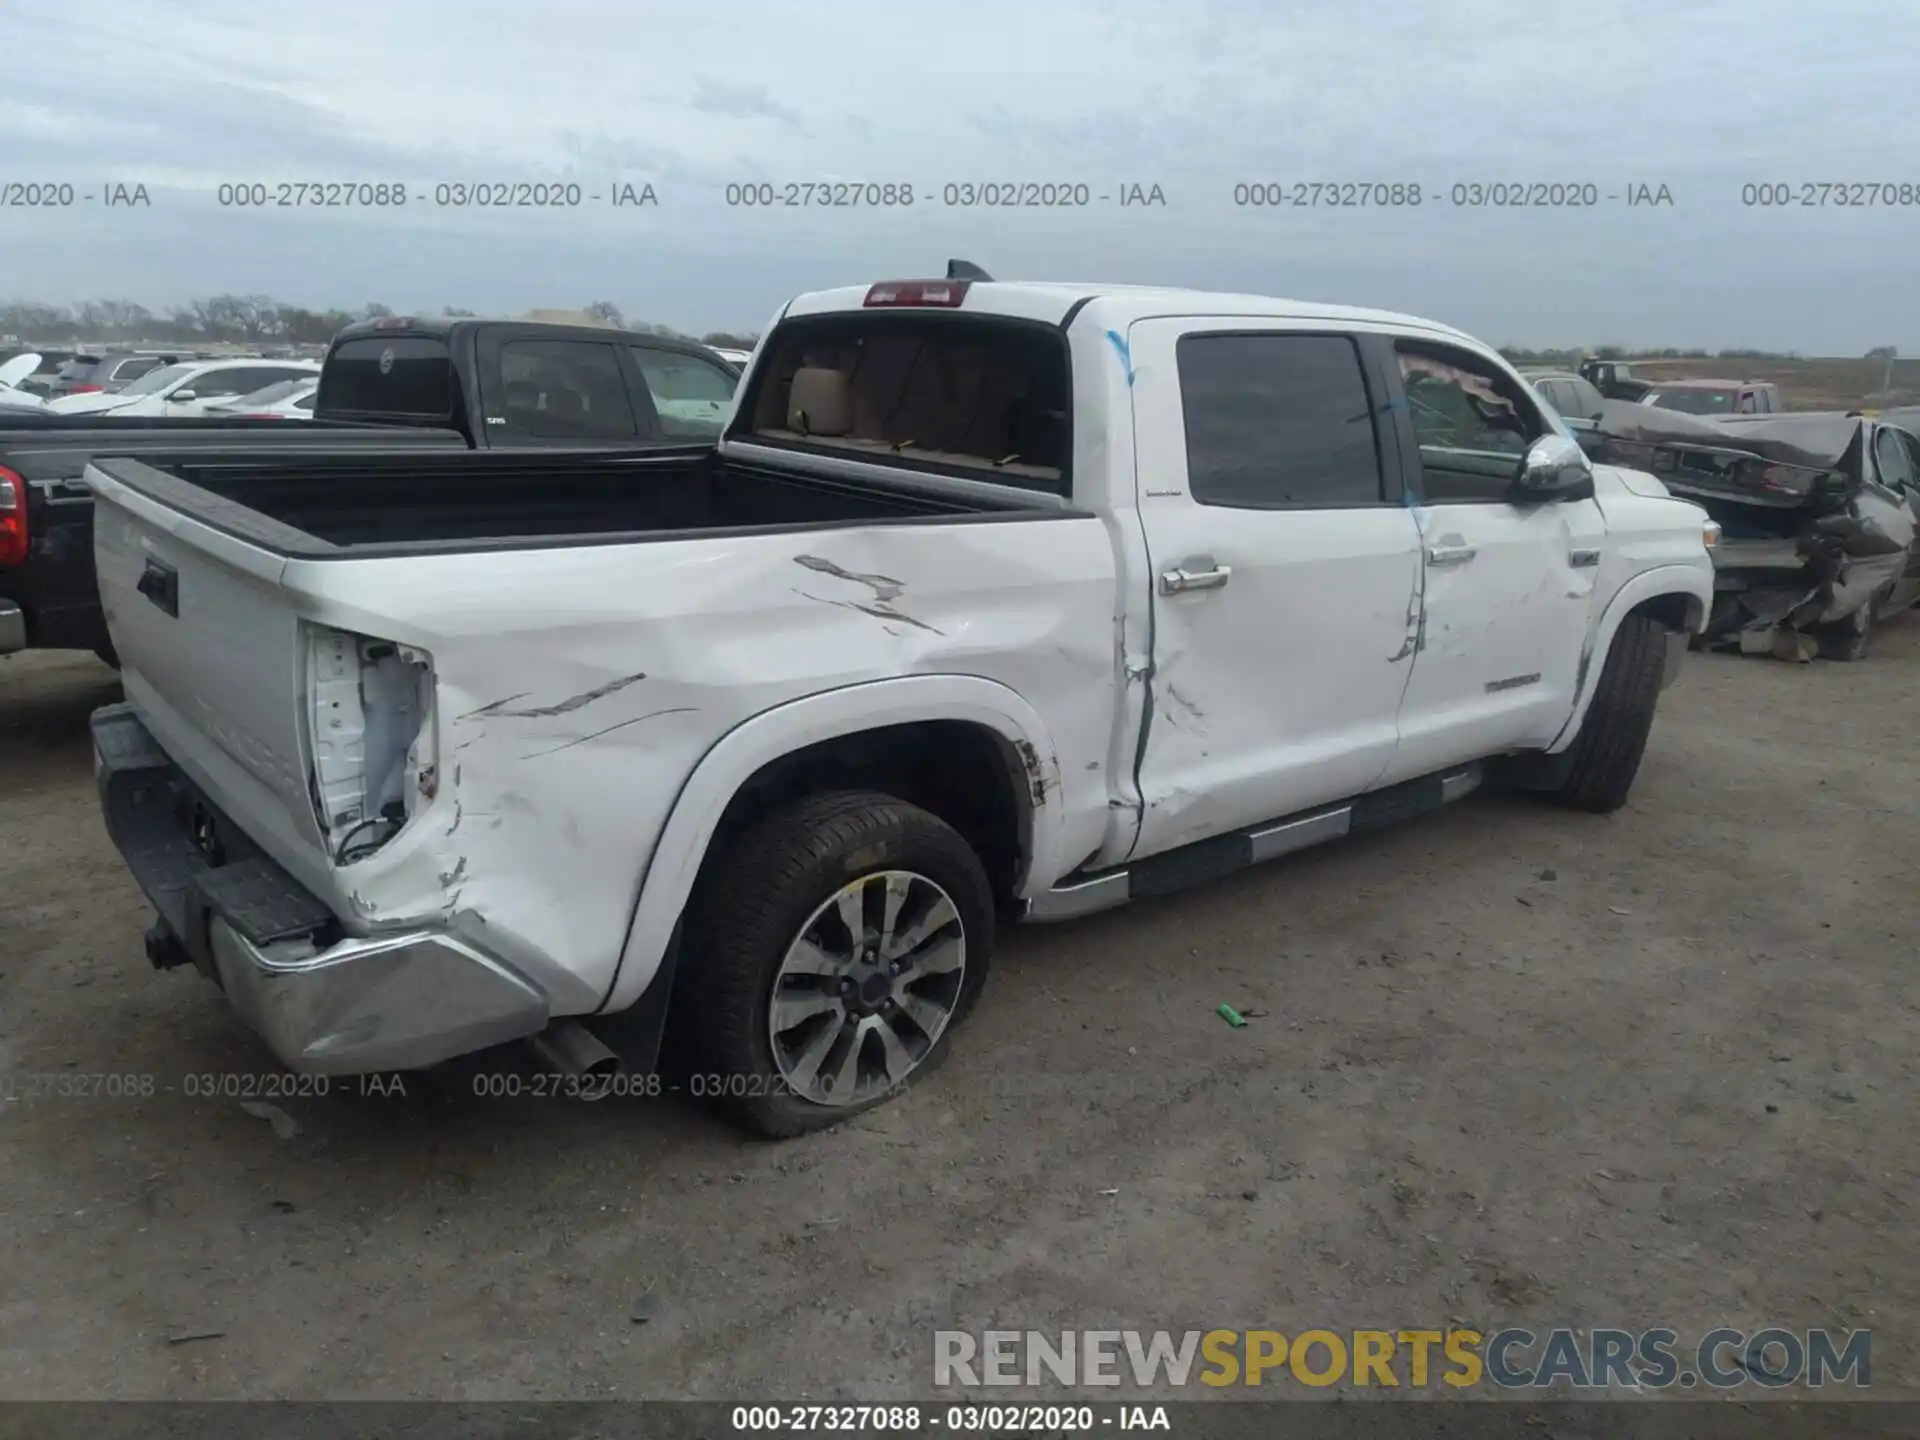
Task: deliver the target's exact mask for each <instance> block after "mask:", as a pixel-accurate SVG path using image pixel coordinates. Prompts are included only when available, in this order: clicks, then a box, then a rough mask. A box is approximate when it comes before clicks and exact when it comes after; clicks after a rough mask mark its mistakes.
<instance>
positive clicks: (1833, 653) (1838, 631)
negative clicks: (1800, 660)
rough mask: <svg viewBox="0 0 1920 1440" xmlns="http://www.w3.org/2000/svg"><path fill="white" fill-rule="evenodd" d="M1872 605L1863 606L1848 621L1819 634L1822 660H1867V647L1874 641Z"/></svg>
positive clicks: (1829, 627)
mask: <svg viewBox="0 0 1920 1440" xmlns="http://www.w3.org/2000/svg"><path fill="white" fill-rule="evenodd" d="M1873 612H1874V606H1873V605H1871V604H1868V605H1862V606H1861V607H1860V608H1859V609H1858V610H1856V611H1854V612H1853V614H1851V615H1849V616H1848V617H1847V618H1846V619H1844V620H1841V621H1838V622H1836V623H1835V624H1832V625H1828V626H1825V627H1823V628H1822V629H1821V631H1820V633H1819V641H1820V658H1821V659H1823V660H1846V661H1859V660H1864V659H1866V658H1867V645H1868V642H1870V641H1871V640H1872V639H1873Z"/></svg>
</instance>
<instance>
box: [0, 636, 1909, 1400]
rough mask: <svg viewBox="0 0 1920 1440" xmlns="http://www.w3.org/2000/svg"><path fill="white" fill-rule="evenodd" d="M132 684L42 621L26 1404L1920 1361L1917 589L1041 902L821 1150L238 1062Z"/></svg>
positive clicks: (1902, 1365)
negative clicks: (1641, 749)
mask: <svg viewBox="0 0 1920 1440" xmlns="http://www.w3.org/2000/svg"><path fill="white" fill-rule="evenodd" d="M117 697H118V689H117V686H116V684H115V682H114V680H113V677H112V675H111V673H110V672H108V671H107V670H105V669H103V668H101V667H100V666H99V665H97V664H96V663H95V662H94V661H93V660H91V659H90V658H83V657H70V656H26V657H20V658H16V659H14V660H12V661H8V662H0V906H3V907H4V909H3V910H0V1086H4V1087H5V1089H3V1090H0V1398H4V1399H28V1398H80V1397H94V1398H123V1397H155V1398H158V1397H171V1398H182V1399H187V1398H193V1399H213V1398H238V1397H257V1398H266V1397H275V1398H279V1397H295V1398H319V1397H336V1398H395V1399H404V1398H427V1397H430V1398H461V1399H474V1400H478V1399H492V1398H513V1399H522V1400H534V1399H560V1398H569V1399H602V1398H624V1397H642V1396H647V1397H703V1398H725V1399H736V1400H737V1399H764V1398H783V1399H798V1398H801V1397H803V1396H805V1397H811V1398H813V1399H816V1400H819V1399H832V1398H898V1397H909V1396H921V1397H927V1396H930V1395H931V1393H932V1374H931V1357H932V1332H933V1330H934V1329H935V1328H936V1326H956V1327H961V1328H970V1329H980V1328H986V1327H989V1326H994V1325H996V1324H997V1325H999V1326H1003V1327H1008V1328H1022V1329H1027V1328H1031V1329H1041V1330H1058V1329H1063V1328H1094V1327H1111V1328H1134V1327H1138V1328H1144V1329H1148V1330H1153V1329H1168V1330H1174V1331H1179V1330H1184V1329H1189V1328H1196V1329H1208V1328H1214V1327H1224V1328H1250V1327H1271V1328H1275V1329H1279V1330H1282V1331H1284V1332H1288V1333H1297V1332H1298V1331H1299V1330H1302V1329H1306V1328H1312V1327H1325V1328H1331V1329H1334V1330H1342V1329H1350V1328H1353V1327H1356V1326H1359V1327H1375V1326H1378V1327H1384V1328H1389V1329H1391V1328H1395V1327H1412V1326H1437V1327H1440V1328H1446V1327H1447V1326H1448V1325H1449V1324H1461V1323H1465V1324H1470V1325H1472V1326H1474V1327H1475V1328H1478V1329H1481V1330H1483V1331H1491V1330H1493V1329H1495V1328H1497V1327H1498V1326H1499V1325H1501V1324H1502V1323H1506V1322H1520V1323H1527V1322H1533V1323H1534V1324H1536V1326H1538V1327H1545V1326H1551V1325H1556V1324H1566V1325H1578V1326H1595V1325H1617V1326H1622V1327H1625V1328H1628V1329H1633V1330H1638V1329H1642V1328H1644V1327H1647V1326H1654V1325H1662V1324H1665V1325H1671V1326H1672V1327H1674V1328H1675V1329H1677V1330H1679V1331H1680V1332H1681V1334H1682V1336H1683V1337H1689V1336H1690V1337H1695V1338H1697V1337H1698V1336H1699V1335H1700V1334H1701V1333H1702V1332H1704V1331H1705V1330H1707V1329H1709V1328H1712V1327H1714V1326H1716V1325H1729V1326H1736V1327H1740V1328H1743V1329H1746V1330H1749V1331H1751V1330H1754V1329H1757V1328H1759V1327H1761V1326H1762V1325H1764V1324H1768V1323H1778V1324H1781V1325H1784V1326H1787V1327H1789V1328H1794V1329H1802V1330H1804V1329H1805V1328H1807V1327H1810V1326H1820V1325H1825V1326H1833V1327H1840V1328H1842V1329H1849V1328H1862V1327H1867V1328H1871V1329H1872V1331H1873V1332H1874V1345H1873V1364H1874V1371H1873V1380H1874V1390H1875V1391H1876V1392H1877V1393H1880V1394H1886V1393H1888V1392H1889V1391H1896V1390H1899V1391H1905V1392H1906V1393H1911V1391H1912V1389H1913V1387H1915V1385H1916V1382H1920V1363H1917V1362H1916V1361H1915V1359H1914V1358H1913V1356H1914V1349H1913V1347H1914V1343H1915V1341H1916V1339H1920V1264H1916V1259H1917V1258H1920V1257H1917V1255H1916V1251H1917V1250H1920V1228H1917V1227H1916V1226H1915V1224H1914V1221H1913V1197H1914V1196H1915V1194H1916V1193H1917V1192H1920V1185H1916V1181H1920V1130H1917V1129H1916V1126H1915V1115H1916V1109H1915V1061H1914V1054H1915V1045H1914V1037H1915V1033H1916V1008H1917V996H1920V991H1917V990H1916V987H1915V984H1914V978H1913V977H1914V963H1915V951H1916V944H1915V942H1916V939H1920V904H1917V903H1916V869H1915V859H1916V840H1920V817H1917V816H1916V807H1915V801H1914V796H1915V793H1916V785H1920V760H1916V758H1915V753H1916V752H1915V743H1914V736H1915V734H1916V728H1915V724H1914V717H1915V714H1916V710H1915V709H1914V708H1912V707H1914V705H1915V702H1916V699H1920V622H1916V621H1915V620H1912V619H1908V620H1906V621H1903V622H1896V623H1894V624H1892V625H1890V626H1889V627H1888V628H1887V630H1886V632H1885V633H1884V634H1883V636H1882V637H1881V639H1880V640H1879V642H1878V649H1877V651H1876V653H1875V654H1874V655H1873V656H1872V657H1871V658H1870V659H1868V660H1867V661H1866V662H1865V663H1863V664H1859V665H1853V666H1849V665H1842V664H1831V663H1821V664H1815V665H1810V666H1804V667H1796V666H1790V665H1786V664H1782V663H1779V662H1775V661H1772V660H1756V659H1746V660H1743V659H1740V658H1738V657H1731V656H1701V655H1694V656H1690V657H1689V661H1688V665H1687V667H1686V670H1685V672H1684V673H1683V674H1682V676H1681V679H1680V681H1679V682H1678V684H1677V685H1676V686H1675V688H1674V689H1672V690H1671V691H1669V692H1668V693H1667V695H1666V697H1665V699H1664V701H1663V706H1662V710H1661V714H1660V718H1659V721H1658V723H1657V724H1656V726H1655V729H1654V735H1653V741H1652V744H1651V747H1650V749H1649V752H1648V755H1647V759H1646V763H1645V766H1644V768H1643V770H1642V771H1641V775H1640V782H1639V788H1638V789H1637V791H1636V793H1635V797H1634V800H1633V801H1632V803H1631V804H1630V805H1629V806H1628V808H1627V809H1625V810H1624V811H1622V812H1620V813H1619V814H1617V815H1615V816H1613V817H1610V818H1595V817H1592V816H1587V815H1577V814H1569V813H1562V812H1559V811H1555V810H1552V809H1548V808H1544V807H1542V806H1539V805H1536V804H1531V803H1524V802H1522V801H1519V800H1514V799H1505V798H1501V797H1497V796H1485V795H1483V796H1476V797H1474V798H1472V799H1470V800H1468V801H1466V802H1464V803H1463V804H1461V805H1459V806H1456V807H1454V808H1453V809H1452V810H1451V811H1450V812H1448V813H1446V814H1443V815H1441V816H1439V817H1436V818H1432V819H1428V820H1425V821H1420V822H1416V823H1413V824H1412V825H1409V826H1406V827H1403V828H1401V829H1399V830H1397V831H1393V832H1390V833H1387V834H1384V835H1374V836H1370V837H1366V838H1365V839H1356V840H1354V841H1352V842H1349V843H1344V844H1341V845H1339V846H1336V847H1333V848H1330V849H1328V850H1325V851H1322V852H1319V853H1312V854H1308V855H1305V856H1301V857H1297V858H1295V859H1293V860H1290V861H1283V862H1280V863H1278V864H1276V865H1271V866H1268V867H1265V868H1262V869H1257V870H1254V871H1251V872H1247V873H1244V874H1242V875H1240V876H1238V877H1235V878H1234V879H1231V880H1229V881H1226V882H1224V883H1220V884H1216V885H1214V886H1211V887H1209V888H1207V889H1205V890H1203V891H1199V892H1191V893H1189V894H1187V895H1185V896H1180V897H1173V898H1169V899H1166V900H1163V901H1157V902H1150V903H1146V904H1142V905H1139V906H1136V907H1134V908H1132V909H1128V910H1122V911H1117V912H1113V913H1110V914H1107V915H1104V916H1100V917H1096V918H1094V919H1091V920H1088V921H1084V922H1081V923H1079V924H1076V925H1074V926H1070V927H1064V928H1058V929H1051V930H1028V931H1022V932H1017V933H1015V934H1014V935H1012V936H1011V937H1009V938H1008V940H1007V941H1006V942H1005V944H1004V946H1003V948H1002V950H1001V953H1000V957H999V960H998V966H997V972H996V974H995V976H994V978H993V980H992V982H991V983H990V984H989V986H988V989H987V993H986V996H985V998H984V1000H983V1002H982V1005H981V1007H980V1009H979V1011H978V1012H977V1013H976V1014H975V1016H974V1018H973V1020H972V1021H971V1022H970V1025H969V1027H968V1030H967V1031H966V1032H964V1033H963V1034H962V1035H961V1036H960V1037H959V1040H960V1043H959V1044H958V1046H957V1048H956V1050H955V1053H954V1055H953V1058H952V1060H951V1061H950V1063H949V1064H948V1065H947V1066H946V1067H945V1068H944V1069H943V1070H942V1071H941V1072H940V1073H939V1074H938V1075H937V1076H935V1077H933V1078H932V1079H931V1080H930V1081H929V1082H928V1083H927V1084H925V1085H924V1086H922V1087H920V1088H919V1089H917V1090H915V1091H914V1092H912V1093H911V1094H909V1095H908V1096H907V1097H905V1098H904V1099H902V1100H900V1101H898V1102H896V1103H894V1104H892V1105H890V1106H887V1107H884V1108H883V1109H881V1110H880V1111H877V1112H875V1113H873V1114H872V1115H870V1116H867V1117H863V1118H862V1119H860V1120H858V1121H856V1122H854V1123H852V1124H851V1125H848V1126H846V1127H844V1128H842V1129H840V1130H838V1131H834V1132H829V1133H827V1134H824V1135H820V1136H816V1137H813V1138H810V1139H806V1140H801V1141H798V1142H791V1143H787V1144H783V1145H766V1144H755V1143H749V1142H747V1141H745V1140H743V1139H741V1138H740V1137H738V1136H737V1135H736V1134H735V1133H733V1132H731V1131H729V1130H727V1129H725V1128H723V1127H722V1126H721V1125H720V1124H719V1123H718V1122H717V1121H715V1120H713V1119H711V1118H710V1117H709V1116H708V1115H707V1114H706V1113H705V1112H704V1111H702V1110H700V1109H699V1108H697V1107H696V1106H694V1105H693V1104H691V1103H688V1102H685V1101H682V1100H679V1099H677V1098H669V1099H665V1100H655V1101H640V1100H615V1101H609V1102H607V1103H605V1104H601V1105H597V1106H579V1105H573V1104H567V1103H563V1102H554V1101H546V1100H530V1099H517V1100H507V1099H493V1100H487V1099H480V1098H476V1097H474V1096H473V1095H472V1094H471V1088H472V1087H471V1085H470V1084H469V1083H467V1082H466V1081H460V1080H454V1081H447V1082H443V1083H441V1084H439V1085H436V1086H432V1087H429V1086H428V1085H427V1084H425V1083H424V1082H422V1081H421V1080H419V1079H418V1078H417V1077H416V1078H414V1079H413V1080H412V1081H410V1082H409V1084H408V1089H407V1093H406V1094H405V1095H404V1096H378V1095H360V1094H353V1093H341V1092H343V1091H345V1090H348V1089H350V1088H351V1087H349V1086H347V1085H345V1084H343V1083H341V1082H336V1083H335V1085H334V1093H332V1094H329V1095H328V1096H326V1097H325V1098H293V1099H283V1100H281V1101H279V1102H278V1103H279V1105H280V1108H281V1109H282V1110H283V1111H284V1112H285V1113H286V1115H287V1116H289V1117H291V1118H292V1120H294V1121H295V1122H297V1125H298V1127H299V1128H298V1133H292V1131H291V1127H285V1126H282V1127H279V1128H276V1126H275V1125H274V1124H273V1123H271V1120H272V1117H271V1116H269V1117H267V1118H260V1117H258V1116H256V1115H253V1114H250V1113H248V1112H247V1111H246V1110H244V1109H242V1106H241V1103H240V1101H239V1100H238V1099H237V1098H233V1097H231V1096H229V1097H226V1098H208V1097H206V1096H204V1095H200V1094H195V1093H193V1092H194V1091H195V1090H204V1089H206V1088H207V1086H206V1085H205V1084H204V1083H203V1082H202V1081H201V1080H199V1079H198V1078H197V1077H218V1076H221V1075H237V1074H246V1073H250V1072H260V1071H263V1070H271V1069H273V1068H274V1067H273V1066H272V1063H271V1060H270V1059H269V1057H267V1056H266V1055H265V1053H264V1051H263V1050H262V1049H261V1047H260V1046H259V1045H258V1044H257V1043H256V1042H255V1041H254V1040H253V1039H252V1038H251V1037H250V1036H249V1035H248V1034H247V1033H246V1032H245V1031H244V1030H243V1029H242V1028H241V1026H240V1024H239V1022H238V1021H237V1020H236V1019H235V1018H234V1017H233V1016H232V1015H231V1014H230V1013H229V1012H228V1010H227V1008H226V1006H225V1005H224V1003H223V1002H222V1000H221V999H220V997H219V995H218V993H217V992H216V991H215V989H214V988H213V987H212V986H211V985H209V984H208V983H206V982H205V981H203V980H201V979H200V978H198V977H197V976H195V975H194V974H193V973H192V972H190V971H188V972H173V973H169V974H159V973H156V972H155V971H153V970H152V969H150V968H149V966H148V964H147V962H146V960H145V958H144V956H143V954H142V951H141V944H140V937H141V932H142V930H143V928H144V927H145V925H146V924H147V920H148V915H147V912H146V910H145V907H144V905H143V903H142V901H141V900H140V898H139V897H138V895H137V894H136V892H135V890H134V888H133V886H132V884H131V883H130V881H129V880H128V878H127V876H126V874H125V871H124V870H123V868H122V865H121V863H120V860H119V858H118V856H117V855H116V853H115V852H114V850H113V848H112V846H111V845H110V844H109V843H108V841H107V839H106V837H105V834H104V832H103V830H102V828H101V824H100V820H99V816H98V812H97V809H96V804H95V799H94V794H93V786H92V783H91V775H90V768H89V754H88V745H87V740H86V727H85V720H86V716H87V713H88V711H89V710H90V709H92V708H93V707H94V706H96V705H99V704H102V703H106V702H108V701H111V700H113V699H116V698H117ZM1223 1000H1224V1001H1230V1002H1232V1003H1233V1004H1234V1005H1236V1006H1238V1007H1240V1008H1241V1009H1242V1010H1252V1011H1263V1012H1266V1013H1264V1014H1260V1015H1258V1016H1256V1017H1255V1018H1253V1019H1252V1020H1250V1022H1249V1023H1248V1025H1247V1026H1246V1028H1244V1029H1239V1030H1235V1029H1231V1028H1229V1027H1228V1026H1227V1025H1226V1024H1225V1023H1224V1022H1223V1021H1222V1020H1221V1019H1220V1017H1219V1016H1217V1015H1216V1014H1215V1007H1216V1006H1217V1005H1218V1004H1219V1003H1220V1002H1221V1001H1223ZM48 1074H53V1075H60V1074H67V1075H79V1076H88V1075H114V1076H127V1077H133V1083H132V1088H134V1089H136V1090H137V1089H139V1088H141V1087H142V1086H144V1085H146V1084H147V1083H148V1078H147V1077H150V1080H151V1086H152V1091H153V1093H152V1094H151V1095H149V1096H141V1095H138V1094H135V1095H132V1096H126V1095H119V1096H114V1095H105V1096H103V1095H99V1094H92V1095H87V1096H77V1095H71V1094H69V1095H61V1094H58V1093H53V1092H54V1091H56V1090H57V1087H56V1086H51V1085H48V1084H47V1083H46V1082H44V1081H40V1080H36V1079H35V1078H34V1077H40V1076H45V1075H48ZM121 1088H126V1087H124V1086H123V1087H121ZM282 1130H285V1131H286V1132H287V1133H286V1134H285V1136H284V1138H283V1135H282V1133H281V1132H282ZM636 1316H641V1317H644V1323H640V1321H639V1320H638V1319H637V1318H636ZM193 1336H207V1337H208V1338H201V1339H192V1338H188V1337H193ZM1006 1393H1007V1392H999V1394H998V1395H997V1396H996V1397H991V1398H1005V1396H1006ZM1321 1393H1324V1392H1321ZM1109 1394H1111V1392H1109ZM1742 1398H1746V1399H1753V1398H1761V1397H1758V1396H1754V1395H1752V1394H1747V1395H1744V1396H1743V1397H1742Z"/></svg>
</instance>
